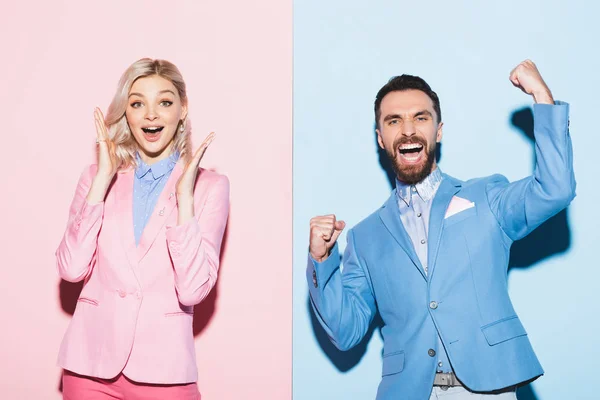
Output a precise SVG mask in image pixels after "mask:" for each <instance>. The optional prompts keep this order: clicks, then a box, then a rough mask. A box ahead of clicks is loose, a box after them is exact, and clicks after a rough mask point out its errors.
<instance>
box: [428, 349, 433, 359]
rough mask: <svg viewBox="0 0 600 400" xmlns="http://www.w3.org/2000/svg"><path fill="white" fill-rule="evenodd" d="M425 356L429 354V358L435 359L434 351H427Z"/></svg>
mask: <svg viewBox="0 0 600 400" xmlns="http://www.w3.org/2000/svg"><path fill="white" fill-rule="evenodd" d="M427 354H429V357H435V350H434V349H429V350H427Z"/></svg>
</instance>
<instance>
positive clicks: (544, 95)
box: [531, 88, 554, 104]
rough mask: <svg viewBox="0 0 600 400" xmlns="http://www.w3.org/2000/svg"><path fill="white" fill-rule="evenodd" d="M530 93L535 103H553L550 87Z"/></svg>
mask: <svg viewBox="0 0 600 400" xmlns="http://www.w3.org/2000/svg"><path fill="white" fill-rule="evenodd" d="M531 95H532V96H533V100H534V101H535V102H536V103H537V104H554V98H553V97H552V92H550V89H548V88H546V89H543V90H539V91H537V92H533V93H532V94H531Z"/></svg>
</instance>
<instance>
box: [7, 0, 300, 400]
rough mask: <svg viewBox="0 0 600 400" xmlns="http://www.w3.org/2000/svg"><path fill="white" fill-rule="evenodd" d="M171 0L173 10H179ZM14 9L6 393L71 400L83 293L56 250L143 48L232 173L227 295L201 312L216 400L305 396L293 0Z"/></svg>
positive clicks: (207, 395)
mask: <svg viewBox="0 0 600 400" xmlns="http://www.w3.org/2000/svg"><path fill="white" fill-rule="evenodd" d="M167 4H171V5H169V6H167ZM2 14H3V16H2V17H0V18H1V19H2V20H3V21H0V22H1V23H0V36H1V38H0V46H1V49H0V51H1V53H0V54H2V63H1V66H0V68H1V70H0V83H1V88H2V94H1V95H0V110H1V111H0V116H1V121H2V139H3V140H2V150H3V154H2V157H0V176H1V178H0V179H1V180H2V182H1V187H2V188H3V189H2V194H1V195H0V210H2V218H1V219H2V236H3V237H2V238H1V239H2V240H1V241H0V243H1V246H2V249H1V253H0V254H1V255H2V278H1V279H0V316H1V319H2V321H3V322H4V324H3V325H4V326H3V327H2V329H1V330H0V387H2V389H3V393H2V397H3V398H7V399H9V398H11V399H12V398H20V399H21V398H22V399H59V398H61V395H60V392H59V382H60V375H61V371H60V369H59V368H58V367H56V364H55V361H56V356H57V351H58V346H59V343H60V340H61V338H62V335H63V333H64V332H65V329H66V327H67V324H68V323H69V319H70V316H71V315H70V313H72V312H73V310H74V305H75V300H76V296H77V289H78V287H77V286H73V285H72V284H66V283H62V284H61V282H60V280H59V279H58V276H57V274H56V269H55V259H54V251H55V250H56V247H57V245H58V244H59V242H60V239H61V236H62V233H63V231H64V228H65V224H66V218H67V212H68V206H69V203H70V201H71V199H72V196H73V193H74V190H75V185H76V182H77V178H78V177H79V174H80V173H81V171H82V169H83V167H84V166H85V165H87V164H89V163H91V162H93V160H94V153H93V149H94V137H95V131H94V125H93V116H92V112H93V108H94V107H95V106H100V107H101V108H102V110H104V111H106V108H107V107H108V104H109V102H110V99H111V97H112V95H113V93H114V90H115V88H116V85H117V81H118V79H119V77H120V75H121V73H122V72H123V71H124V70H125V69H126V68H127V66H128V65H129V64H131V63H132V62H133V61H135V60H137V59H139V58H141V57H152V58H164V59H167V60H170V61H172V62H174V63H175V64H176V65H177V66H178V67H179V68H180V70H181V72H182V73H183V76H184V78H185V80H186V82H187V84H188V95H189V99H190V118H191V120H192V124H193V129H194V135H193V136H194V139H195V140H194V141H195V143H196V144H199V143H200V141H201V140H202V139H203V138H204V136H205V135H206V134H207V133H208V132H209V131H212V130H214V131H216V132H217V137H216V139H215V141H214V142H213V144H212V145H211V147H210V149H209V150H208V152H207V154H206V156H205V158H204V160H203V162H202V165H203V166H204V167H206V168H211V169H215V170H216V171H218V172H220V173H223V174H226V175H227V176H228V177H229V178H230V181H231V216H230V219H229V226H228V231H227V238H226V247H225V252H224V255H223V260H222V261H223V263H222V269H221V274H220V277H219V281H218V284H217V287H216V290H215V291H213V293H212V294H211V295H210V296H209V298H208V299H207V300H206V301H205V302H204V303H202V304H201V305H200V306H199V307H197V308H196V313H197V317H196V319H195V324H196V328H195V330H196V333H197V335H196V350H197V356H198V366H199V387H200V391H201V392H202V395H203V399H207V400H211V399H258V398H260V399H277V400H281V399H289V398H291V365H292V364H291V350H292V343H291V340H292V334H291V328H292V326H291V325H292V315H291V312H292V307H291V301H292V298H291V288H292V284H291V277H292V275H291V272H292V270H291V268H292V258H291V255H292V251H291V245H292V230H291V222H292V218H291V217H292V216H291V177H292V171H291V160H292V157H291V156H292V154H291V147H292V142H291V139H292V136H291V134H292V132H291V102H292V101H291V99H292V96H291V95H292V93H291V88H292V86H291V84H292V23H291V17H292V5H291V0H285V1H281V0H259V1H252V2H246V1H242V0H238V1H236V2H232V1H214V2H192V1H186V2H171V3H167V2H148V1H145V2H131V1H128V2H121V1H119V2H117V1H113V2H106V1H104V2H95V3H91V2H79V1H75V0H69V1H52V2H42V1H39V2H37V3H35V4H33V3H30V4H27V3H25V2H11V3H10V6H8V9H7V6H3V10H2Z"/></svg>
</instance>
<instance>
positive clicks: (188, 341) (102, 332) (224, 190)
mask: <svg viewBox="0 0 600 400" xmlns="http://www.w3.org/2000/svg"><path fill="white" fill-rule="evenodd" d="M187 111H188V109H187V96H186V89H185V83H184V81H183V78H182V77H181V74H180V72H179V70H178V69H177V67H175V66H174V65H173V64H171V63H169V62H167V61H164V60H150V59H141V60H139V61H137V62H135V63H134V64H132V65H131V66H130V67H129V68H128V69H127V71H125V73H124V74H123V76H122V77H121V80H120V82H119V87H118V90H117V93H116V94H115V97H114V98H113V100H112V102H111V104H110V107H109V109H108V114H107V117H106V119H104V117H103V115H102V113H101V111H100V110H99V109H96V110H95V112H94V117H95V123H96V130H97V139H96V142H97V146H98V164H97V165H92V166H90V167H88V168H86V169H85V170H84V172H83V174H82V175H81V178H80V179H79V183H78V185H77V190H76V192H75V198H74V199H73V202H72V204H71V208H70V211H69V220H68V224H67V229H66V232H65V235H64V238H63V240H62V242H61V244H60V246H59V248H58V250H57V252H56V257H57V265H58V271H59V274H60V276H61V278H63V279H65V280H67V281H70V282H77V281H80V280H85V284H84V286H83V290H82V292H81V295H80V297H79V299H78V302H77V307H76V309H75V313H74V315H73V319H72V320H71V323H70V325H69V328H68V330H67V333H66V334H65V337H64V339H63V342H62V345H61V348H60V352H59V358H58V363H59V365H60V366H61V367H62V368H64V370H65V373H64V374H63V396H64V397H63V398H64V399H105V398H110V399H114V398H118V399H124V398H126V399H128V400H129V399H167V398H168V399H186V400H187V399H200V394H199V392H198V388H197V385H196V383H195V382H196V379H197V369H196V359H195V351H194V338H193V332H192V320H193V307H194V305H195V304H198V303H200V302H201V301H202V300H203V299H204V298H205V297H206V296H207V294H208V293H209V292H210V290H211V289H212V287H213V286H214V284H215V281H216V279H217V271H218V268H219V253H220V248H221V241H222V238H223V232H224V230H225V225H226V222H227V216H228V211H229V181H228V180H227V178H226V177H224V176H220V175H218V174H216V173H214V172H211V171H207V170H203V169H199V168H198V166H199V163H200V160H201V159H202V156H203V155H204V152H205V151H206V148H207V147H208V145H209V144H210V143H211V141H212V139H213V137H214V134H212V133H211V134H210V135H209V136H208V137H207V138H206V140H205V141H204V142H203V143H202V145H201V146H200V148H199V149H198V150H197V151H196V153H195V154H194V155H193V157H192V156H191V154H190V151H191V143H190V130H189V124H187V123H186V116H187Z"/></svg>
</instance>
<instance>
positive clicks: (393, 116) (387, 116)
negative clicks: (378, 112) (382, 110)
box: [383, 114, 402, 121]
mask: <svg viewBox="0 0 600 400" xmlns="http://www.w3.org/2000/svg"><path fill="white" fill-rule="evenodd" d="M390 119H402V116H401V115H400V114H388V115H386V116H385V117H383V121H389V120H390Z"/></svg>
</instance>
